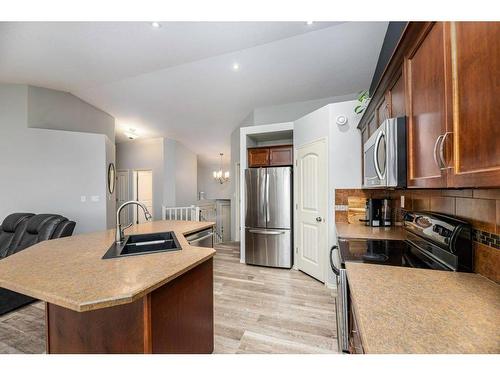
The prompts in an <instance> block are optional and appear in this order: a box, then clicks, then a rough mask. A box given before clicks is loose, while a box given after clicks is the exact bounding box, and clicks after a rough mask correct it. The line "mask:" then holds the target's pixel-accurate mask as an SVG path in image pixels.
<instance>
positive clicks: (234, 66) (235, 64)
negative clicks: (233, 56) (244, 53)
mask: <svg viewBox="0 0 500 375" xmlns="http://www.w3.org/2000/svg"><path fill="white" fill-rule="evenodd" d="M233 70H234V71H237V70H240V64H238V63H233Z"/></svg>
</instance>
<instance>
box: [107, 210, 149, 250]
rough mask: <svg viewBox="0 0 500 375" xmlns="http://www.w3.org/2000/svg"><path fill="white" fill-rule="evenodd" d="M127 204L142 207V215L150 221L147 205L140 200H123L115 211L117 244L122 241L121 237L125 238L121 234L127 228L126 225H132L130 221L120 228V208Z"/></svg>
mask: <svg viewBox="0 0 500 375" xmlns="http://www.w3.org/2000/svg"><path fill="white" fill-rule="evenodd" d="M129 204H135V205H137V206H139V207H141V208H142V210H143V211H144V217H145V218H146V220H148V221H150V220H151V219H152V218H153V217H152V216H151V214H150V213H149V211H148V209H147V207H146V206H145V205H144V204H143V203H141V202H138V201H128V202H125V203H123V204H122V205H121V206H120V207H118V210H117V211H116V233H115V242H116V243H117V244H121V243H122V242H123V239H124V238H125V235H124V234H123V231H124V230H125V229H127V228H128V227H130V226H132V224H133V222H132V223H130V224H129V225H127V226H126V227H123V228H122V225H121V223H120V212H121V211H122V209H123V208H124V207H125V206H128V205H129Z"/></svg>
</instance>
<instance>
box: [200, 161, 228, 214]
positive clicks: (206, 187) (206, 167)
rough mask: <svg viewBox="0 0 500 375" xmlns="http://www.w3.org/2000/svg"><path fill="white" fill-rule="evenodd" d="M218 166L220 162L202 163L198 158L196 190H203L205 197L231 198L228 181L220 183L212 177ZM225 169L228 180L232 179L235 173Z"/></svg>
mask: <svg viewBox="0 0 500 375" xmlns="http://www.w3.org/2000/svg"><path fill="white" fill-rule="evenodd" d="M219 168H220V164H203V163H201V162H200V161H199V160H198V191H199V192H200V191H203V192H204V193H205V198H206V199H230V198H231V185H230V183H229V182H226V183H224V184H220V183H219V182H217V181H216V180H215V179H214V176H213V172H214V171H215V170H219ZM225 168H228V166H226V165H224V170H226V169H225ZM227 170H229V171H230V178H231V179H230V181H232V180H233V178H234V176H235V174H234V172H231V170H230V169H229V168H228V169H227ZM232 217H234V216H232Z"/></svg>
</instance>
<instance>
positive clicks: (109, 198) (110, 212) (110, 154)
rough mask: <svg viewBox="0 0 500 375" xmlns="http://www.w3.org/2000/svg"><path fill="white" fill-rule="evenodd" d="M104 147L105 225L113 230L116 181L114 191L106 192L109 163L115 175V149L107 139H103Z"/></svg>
mask: <svg viewBox="0 0 500 375" xmlns="http://www.w3.org/2000/svg"><path fill="white" fill-rule="evenodd" d="M105 147H106V169H105V171H104V172H105V176H104V178H105V181H106V223H107V227H108V228H113V227H114V226H115V225H116V215H115V212H116V181H115V190H114V191H113V193H112V194H110V193H109V190H108V166H109V164H110V163H113V164H114V165H115V173H116V147H115V144H114V143H113V142H111V141H110V140H109V138H108V137H106V139H105Z"/></svg>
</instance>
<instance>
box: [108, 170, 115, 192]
mask: <svg viewBox="0 0 500 375" xmlns="http://www.w3.org/2000/svg"><path fill="white" fill-rule="evenodd" d="M115 181H116V172H115V165H114V164H113V163H109V166H108V191H109V194H113V192H114V191H115Z"/></svg>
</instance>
